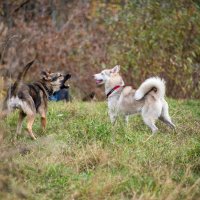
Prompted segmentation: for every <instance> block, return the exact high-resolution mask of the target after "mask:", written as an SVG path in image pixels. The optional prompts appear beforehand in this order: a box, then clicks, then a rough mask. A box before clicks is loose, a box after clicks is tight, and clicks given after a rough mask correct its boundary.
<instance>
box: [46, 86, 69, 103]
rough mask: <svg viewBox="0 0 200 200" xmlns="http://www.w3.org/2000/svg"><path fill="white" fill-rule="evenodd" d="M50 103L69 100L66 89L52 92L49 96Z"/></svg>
mask: <svg viewBox="0 0 200 200" xmlns="http://www.w3.org/2000/svg"><path fill="white" fill-rule="evenodd" d="M49 100H50V101H61V100H66V101H69V100H70V96H69V91H68V89H66V88H64V89H60V90H59V91H56V92H54V93H53V94H52V95H51V96H49Z"/></svg>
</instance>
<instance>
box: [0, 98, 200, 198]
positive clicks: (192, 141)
mask: <svg viewBox="0 0 200 200" xmlns="http://www.w3.org/2000/svg"><path fill="white" fill-rule="evenodd" d="M169 103H170V114H171V116H172V119H173V121H174V123H175V124H176V126H177V129H176V131H173V130H171V129H169V128H168V127H166V126H165V125H164V124H162V123H161V122H158V123H157V124H158V127H159V130H160V131H159V132H158V134H156V135H154V136H152V137H150V138H149V136H150V135H151V132H150V130H149V129H148V128H147V127H146V126H145V125H144V124H143V122H142V120H141V118H140V116H135V117H131V119H130V123H129V125H125V124H124V122H123V120H120V119H119V121H118V122H117V124H115V125H114V126H112V125H111V123H110V121H109V118H108V115H107V106H106V104H105V103H81V102H73V103H68V104H65V103H50V104H49V110H48V126H47V130H46V132H45V133H43V132H42V130H41V128H40V120H39V118H37V119H36V122H35V124H34V127H33V129H34V132H35V135H36V136H37V141H32V140H31V139H30V138H29V137H28V136H27V133H26V131H25V125H26V123H24V125H23V126H24V127H23V132H22V135H20V136H18V137H16V134H15V130H16V124H17V113H14V114H12V115H11V116H9V117H8V118H7V119H6V120H5V121H4V122H3V123H2V124H1V127H2V128H1V131H2V133H3V135H2V137H1V144H0V151H1V155H0V161H1V163H0V199H30V200H31V199H37V200H38V199H42V200H45V199H116V200H118V199H141V200H154V199H155V200H156V199H157V200H166V199H167V200H177V199H180V200H182V199H195V200H196V199H200V198H199V197H200V101H193V100H189V101H184V100H179V101H177V100H169Z"/></svg>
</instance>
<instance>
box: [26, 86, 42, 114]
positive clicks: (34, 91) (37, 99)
mask: <svg viewBox="0 0 200 200" xmlns="http://www.w3.org/2000/svg"><path fill="white" fill-rule="evenodd" d="M28 87H29V88H30V95H31V97H32V98H33V101H34V104H35V108H36V111H38V108H39V106H40V105H41V96H40V88H39V87H38V86H37V85H35V84H29V85H28Z"/></svg>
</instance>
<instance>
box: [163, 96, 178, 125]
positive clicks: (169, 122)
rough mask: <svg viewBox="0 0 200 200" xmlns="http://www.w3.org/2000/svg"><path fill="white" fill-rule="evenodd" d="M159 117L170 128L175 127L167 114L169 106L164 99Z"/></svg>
mask: <svg viewBox="0 0 200 200" xmlns="http://www.w3.org/2000/svg"><path fill="white" fill-rule="evenodd" d="M159 119H160V120H161V121H162V122H164V123H165V124H167V125H168V126H170V127H171V128H175V125H174V124H173V123H172V121H171V117H170V116H169V106H168V103H167V102H166V101H165V100H164V101H163V107H162V112H161V115H160V117H159Z"/></svg>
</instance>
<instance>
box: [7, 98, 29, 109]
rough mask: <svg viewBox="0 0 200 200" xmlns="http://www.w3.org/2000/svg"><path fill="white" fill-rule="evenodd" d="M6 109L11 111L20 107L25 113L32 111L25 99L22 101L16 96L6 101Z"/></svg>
mask: <svg viewBox="0 0 200 200" xmlns="http://www.w3.org/2000/svg"><path fill="white" fill-rule="evenodd" d="M7 107H8V111H9V112H11V111H12V110H13V109H16V108H19V109H22V110H23V111H24V112H25V113H32V110H31V109H30V108H29V106H28V105H27V103H26V102H25V101H22V100H21V99H20V98H19V97H18V96H13V97H11V98H10V99H9V100H8V101H7Z"/></svg>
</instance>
